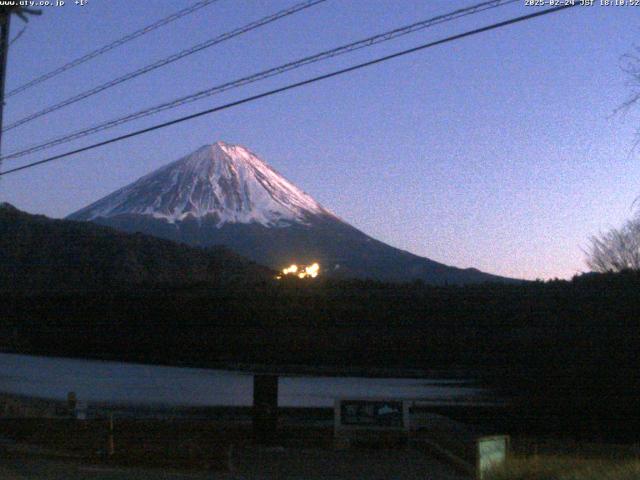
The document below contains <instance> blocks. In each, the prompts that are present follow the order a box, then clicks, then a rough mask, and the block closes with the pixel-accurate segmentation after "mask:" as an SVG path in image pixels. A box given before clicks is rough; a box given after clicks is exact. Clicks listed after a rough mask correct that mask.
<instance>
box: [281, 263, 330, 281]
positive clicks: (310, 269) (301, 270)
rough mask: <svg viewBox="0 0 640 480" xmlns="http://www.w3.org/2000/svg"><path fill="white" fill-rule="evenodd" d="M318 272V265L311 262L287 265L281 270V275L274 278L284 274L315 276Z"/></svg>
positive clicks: (302, 276)
mask: <svg viewBox="0 0 640 480" xmlns="http://www.w3.org/2000/svg"><path fill="white" fill-rule="evenodd" d="M319 273H320V265H319V264H318V263H317V262H316V263H312V264H311V265H306V266H305V265H296V264H295V263H294V264H293V265H290V266H288V267H287V268H284V269H283V270H282V275H278V276H277V277H276V278H277V279H278V280H280V279H281V278H282V277H283V276H284V275H295V276H296V277H298V278H316V277H317V276H318V274H319Z"/></svg>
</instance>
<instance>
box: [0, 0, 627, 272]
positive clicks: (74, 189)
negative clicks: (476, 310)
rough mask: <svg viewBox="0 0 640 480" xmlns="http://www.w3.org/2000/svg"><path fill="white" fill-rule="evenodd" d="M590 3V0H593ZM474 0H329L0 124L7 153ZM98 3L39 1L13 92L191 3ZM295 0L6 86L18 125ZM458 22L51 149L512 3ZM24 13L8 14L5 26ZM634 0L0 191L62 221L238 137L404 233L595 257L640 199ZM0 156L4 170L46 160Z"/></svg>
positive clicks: (407, 244)
mask: <svg viewBox="0 0 640 480" xmlns="http://www.w3.org/2000/svg"><path fill="white" fill-rule="evenodd" d="M596 1H597V2H599V0H596ZM478 2H479V0H472V1H467V0H465V1H454V0H329V1H327V2H326V3H324V4H321V5H319V6H316V7H313V8H312V9H309V10H306V11H304V12H301V13H298V14H296V15H294V16H292V17H288V18H287V19H284V20H280V21H278V22H276V23H273V24H271V25H269V26H266V27H263V28H261V29H259V30H256V31H253V32H251V33H249V34H246V35H243V36H242V37H239V38H235V39H233V40H230V41H228V42H225V43H223V44H221V45H218V46H215V47H213V48H211V49H208V50H205V51H204V52H200V53H198V54H196V55H193V56H191V57H189V58H187V59H183V60H180V61H178V62H176V63H174V64H173V65H171V66H168V67H164V68H162V69H160V70H157V71H155V72H153V73H151V74H148V75H145V76H143V77H141V78H138V79H136V80H134V81H131V82H127V83H126V84H124V85H120V86H118V87H115V88H113V89H111V90H108V91H106V92H103V93H101V94H99V95H96V96H95V97H93V98H91V99H90V100H87V101H84V102H81V103H78V104H76V105H73V106H71V107H68V108H65V109H63V110H60V111H58V112H56V113H54V114H51V115H48V116H46V117H44V118H41V119H38V120H36V121H34V122H32V123H30V124H28V125H24V126H22V127H19V128H16V129H15V130H12V131H10V132H7V134H6V135H5V136H4V137H5V138H4V139H3V152H4V153H10V152H12V151H14V150H16V149H20V148H22V147H25V146H29V145H31V144H33V143H38V142H40V141H42V140H47V139H49V138H51V137H55V136H57V135H60V134H64V133H66V132H69V131H72V130H76V129H78V128H82V127H83V126H87V125H91V124H94V123H99V122H101V121H104V120H109V119H111V118H114V117H118V116H120V115H123V114H126V113H129V112H131V111H133V110H138V109H141V108H145V107H148V106H152V105H154V104H156V103H159V102H162V101H166V100H170V99H173V98H174V97H178V96H181V95H185V94H189V93H192V92H194V91H197V90H200V89H203V88H206V87H207V86H212V85H216V84H218V83H221V82H224V81H227V80H230V79H235V78H238V77H240V76H244V75H247V74H251V73H254V72H257V71H259V70H263V69H265V68H269V67H272V66H276V65H279V64H281V63H284V62H286V61H290V60H292V59H296V58H298V57H301V56H305V55H309V54H312V53H315V52H318V51H321V50H324V49H327V48H331V47H335V46H339V45H342V44H343V43H347V42H349V41H354V40H358V39H360V38H363V37H366V36H369V35H372V34H376V33H380V32H382V31H385V30H389V29H392V28H396V27H399V26H403V25H406V24H409V23H413V22H415V21H418V20H421V19H425V18H429V17H431V16H434V15H437V14H441V13H445V12H447V11H449V10H452V9H455V8H459V7H461V6H466V5H471V4H474V3H478ZM191 3H192V2H191V0H189V1H187V0H150V1H147V2H131V1H128V0H89V2H88V4H87V5H86V6H84V7H77V6H75V5H73V1H72V0H67V5H66V6H64V7H59V8H56V7H43V10H44V13H43V15H42V16H41V17H36V18H33V19H32V20H31V22H30V23H29V26H28V28H27V30H26V31H25V33H24V35H22V36H21V37H20V38H19V39H18V40H17V41H16V42H15V43H14V44H13V45H12V47H11V51H10V54H9V66H8V70H9V74H8V78H7V89H8V90H10V89H12V88H15V87H17V86H19V85H21V84H23V83H25V82H27V81H29V80H31V79H32V78H34V77H35V76H37V75H39V74H42V73H45V72H47V71H49V70H51V69H53V68H55V67H57V66H59V65H60V64H62V63H64V62H66V61H68V60H70V59H73V58H75V57H77V56H79V55H82V54H83V53H86V52H88V51H90V50H92V49H94V48H96V47H97V46H101V45H103V44H106V43H109V42H110V41H112V40H115V39H117V38H119V37H121V36H123V35H125V34H127V33H130V32H131V31H133V30H135V29H138V28H140V27H142V26H145V25H147V24H149V23H151V22H153V21H155V20H157V19H160V18H162V17H164V16H166V15H169V14H170V13H172V12H174V11H176V10H178V9H180V8H183V7H185V6H187V5H189V4H191ZM293 3H295V0H291V1H284V0H282V1H281V0H220V1H218V2H217V3H214V4H213V5H211V6H209V7H206V8H205V9H203V10H201V11H200V13H199V14H196V15H190V16H188V17H185V18H183V19H181V20H178V21H176V22H174V23H172V24H171V25H170V26H167V27H164V28H161V29H159V30H156V31H155V32H153V33H151V34H149V35H146V36H144V37H142V38H140V39H138V40H135V41H134V42H132V43H130V44H128V45H127V46H126V47H124V48H121V49H116V50H113V51H111V52H110V53H108V54H105V55H103V56H101V57H100V58H99V59H96V60H93V61H91V62H88V63H86V64H84V65H83V66H81V67H79V68H76V69H74V70H72V71H70V72H67V73H65V74H63V75H61V76H59V77H57V78H55V79H53V80H50V81H48V82H46V83H43V84H42V85H41V86H39V87H36V88H34V89H31V90H28V91H27V92H24V93H21V94H19V95H16V96H13V97H11V98H9V99H8V100H7V105H6V107H5V122H6V123H10V122H12V121H14V120H17V119H19V118H21V117H23V116H25V115H28V114H30V113H32V112H35V111H36V110H40V109H41V108H43V107H45V106H48V105H50V104H53V103H55V102H57V101H60V100H62V99H65V98H67V97H69V96H71V95H73V94H75V93H78V92H80V91H82V90H85V89H87V88H90V87H92V86H94V85H97V84H99V83H102V82H104V81H106V80H108V79H110V78H112V77H114V76H115V75H121V74H124V73H126V72H128V71H130V70H133V69H135V68H137V67H140V66H143V65H145V64H147V63H150V62H151V61H154V60H157V59H160V58H162V57H164V56H166V55H169V54H171V53H174V52H176V51H178V50H181V49H183V48H186V47H189V46H191V45H193V44H195V43H198V42H201V41H204V40H206V39H208V38H210V37H213V36H215V35H218V34H220V33H223V32H226V31H228V30H231V29H233V28H235V27H239V26H241V25H244V24H246V23H248V22H250V21H252V20H255V19H258V18H260V17H262V16H265V15H267V14H269V13H273V12H275V11H277V10H279V9H282V8H285V7H288V6H290V5H292V4H293ZM534 8H535V7H526V6H524V0H522V2H521V3H518V4H514V5H510V6H507V7H504V8H500V9H496V10H493V11H491V12H486V13H482V14H478V15H474V16H471V17H468V18H466V19H462V20H456V21H453V22H449V23H446V24H444V25H440V26H437V27H435V28H431V29H428V30H425V31H422V32H419V33H415V34H412V35H409V36H406V37H404V38H402V39H399V40H394V41H391V42H388V43H385V44H384V45H379V46H376V47H373V48H369V49H365V50H364V51H360V52H356V53H351V54H348V55H345V56H342V57H340V58H338V59H333V60H330V61H327V62H323V63H321V64H317V65H314V66H310V67H305V68H302V69H299V70H297V71H295V72H290V73H288V74H286V75H283V76H280V77H277V78H274V79H270V80H267V81H264V82H260V83H258V84H254V85H252V86H247V87H243V88H240V89H237V90H233V91H230V92H226V93H224V94H221V95H217V96H214V97H210V98H209V99H205V100H202V101H199V102H197V103H194V104H190V105H187V106H184V107H181V108H179V109H176V110H172V111H169V112H165V113H163V114H160V115H156V116H154V117H151V118H147V119H144V120H140V121H137V122H134V123H131V124H127V125H125V126H122V127H119V128H117V129H113V130H110V131H108V132H104V133H102V134H99V135H95V136H92V137H87V138H85V139H84V140H81V141H78V142H74V143H72V144H68V145H65V146H62V147H58V148H55V149H52V150H49V151H47V152H46V155H49V154H53V153H61V152H64V151H66V150H68V149H69V148H70V147H77V146H82V145H86V144H89V143H93V142H94V141H97V140H100V139H106V138H109V137H111V136H113V135H115V134H120V133H125V132H128V131H130V130H132V129H134V128H140V127H143V126H148V125H152V124H155V123H157V122H159V121H162V120H168V119H171V118H174V117H177V116H179V115H184V114H188V113H191V112H194V111H197V110H201V109H204V108H207V107H210V106H215V105H219V104H222V103H225V102H228V101H231V100H234V99H238V98H241V97H244V96H247V95H250V94H254V93H257V92H260V91H263V90H267V89H269V88H273V87H276V86H280V85H283V84H285V83H289V82H293V81H297V80H301V79H304V78H307V77H310V76H313V75H317V74H319V73H323V72H328V71H331V70H334V69H336V68H339V67H343V66H346V65H349V64H352V63H355V62H358V61H364V60H367V59H371V58H374V57H377V56H380V55H383V54H386V53H391V52H393V51H397V50H401V49H403V48H408V47H411V46H415V45H418V44H421V43H425V42H428V41H432V40H435V39H438V38H442V37H445V36H448V35H451V34H454V33H459V32H462V31H464V30H467V29H471V28H476V27H478V26H481V25H485V24H488V23H491V22H494V21H497V20H502V19H505V18H508V17H511V16H517V15H522V14H525V13H531V12H533V11H534ZM21 28H22V24H21V22H20V21H19V20H14V23H13V25H12V36H14V35H15V34H16V33H17V32H18V31H19V30H20V29H21ZM639 34H640V8H636V7H601V6H594V7H590V8H587V7H577V8H574V9H569V10H567V11H563V12H560V13H556V14H553V15H548V16H545V17H542V18H539V19H535V20H532V21H529V22H526V23H522V24H517V25H513V26H510V27H506V28H502V29H499V30H496V31H492V32H489V33H485V34H481V35H478V36H474V37H471V38H467V39H464V40H461V41H457V42H454V43H449V44H446V45H443V46H439V47H436V48H432V49H428V50H425V51H422V52H419V53H417V54H413V55H410V56H406V57H403V58H400V59H396V60H392V61H389V62H385V63H383V64H380V65H377V66H374V67H371V68H368V69H365V70H360V71H358V72H354V73H351V74H348V75H344V76H341V77H338V78H333V79H330V80H327V81H324V82H321V83H316V84H314V85H311V86H307V87H303V88H300V89H297V90H294V91H290V92H287V93H284V94H281V95H277V96H273V97H270V98H268V99H263V100H259V101H256V102H253V103H250V104H246V105H243V106H240V107H237V108H234V109H231V110H227V111H225V112H221V113H219V114H214V115H211V116H207V117H203V118H199V119H197V120H195V121H191V122H188V123H184V124H181V125H177V126H173V127H171V128H167V129H164V130H160V131H157V132H154V133H151V134H147V135H144V136H140V137H137V138H135V139H131V140H127V141H123V142H120V143H118V144H114V145H110V146H107V147H103V148H100V149H98V150H94V151H91V152H87V153H84V154H80V155H77V156H75V157H72V158H67V159H65V160H62V161H59V162H55V163H52V164H48V165H46V166H42V167H38V168H34V169H31V170H26V171H23V172H19V173H17V174H12V175H8V176H6V177H2V178H1V179H0V200H2V201H8V202H10V203H12V204H14V205H16V206H17V207H18V208H21V209H23V210H26V211H28V212H32V213H42V214H45V215H48V216H51V217H63V216H65V215H67V214H69V213H71V212H73V211H75V210H77V209H79V208H81V207H83V206H85V205H86V204H88V203H90V202H92V201H95V200H97V199H99V198H101V197H102V196H104V195H106V194H108V193H110V192H112V191H113V190H115V189H116V188H119V187H121V186H124V185H125V184H127V183H130V182H131V181H133V180H135V179H136V178H138V177H140V176H141V175H143V174H146V173H148V172H150V171H151V170H153V169H156V168H158V167H160V166H162V165H164V164H166V163H168V162H171V161H174V160H176V159H178V158H179V157H181V156H183V155H185V154H187V153H190V152H191V151H193V150H195V149H196V148H198V147H200V146H201V145H204V144H210V143H213V142H215V141H216V140H219V139H220V140H225V141H227V142H230V143H238V144H242V145H245V146H247V147H248V148H249V149H251V150H252V151H254V152H255V153H257V154H258V155H260V156H261V157H262V158H264V159H265V160H266V161H267V162H268V163H270V164H271V165H272V166H273V167H274V168H276V169H277V170H278V171H279V172H280V173H282V174H283V175H284V176H285V177H287V178H288V179H290V180H292V181H293V182H294V183H296V184H297V185H298V186H299V187H301V188H302V189H304V190H305V191H306V192H308V193H309V194H311V195H312V196H313V197H315V198H316V199H317V200H318V201H319V202H320V203H322V204H323V205H324V206H326V207H327V208H329V209H330V210H332V211H333V212H335V213H336V214H337V215H339V216H340V217H342V218H343V219H345V220H346V221H348V222H349V223H351V224H353V225H354V226H356V227H358V228H360V229H361V230H363V231H364V232H366V233H367V234H369V235H372V236H373V237H376V238H378V239H380V240H382V241H385V242H387V243H389V244H391V245H393V246H396V247H399V248H402V249H406V250H409V251H411V252H414V253H416V254H419V255H423V256H426V257H429V258H432V259H434V260H437V261H440V262H443V263H446V264H450V265H455V266H459V267H470V266H473V267H476V268H479V269H481V270H484V271H487V272H491V273H496V274H500V275H507V276H513V277H520V278H528V279H535V278H545V279H546V278H552V277H561V278H568V277H570V276H572V275H574V274H576V273H579V272H582V271H584V270H585V269H586V267H585V264H584V253H583V249H584V248H585V246H586V244H587V239H588V237H589V236H590V235H592V234H594V233H597V232H599V231H601V230H605V229H607V228H610V227H613V226H618V225H619V224H621V223H622V222H623V221H624V219H626V218H627V217H629V216H630V215H631V213H632V203H633V201H634V199H635V198H636V197H637V196H638V195H640V184H639V182H638V179H639V178H640V164H639V162H638V154H637V153H634V152H633V151H632V147H633V143H634V132H635V128H636V127H637V126H638V125H640V111H639V112H635V113H634V112H631V113H630V114H628V115H626V116H621V115H616V116H613V115H612V113H613V111H614V109H615V108H616V107H618V106H619V105H620V104H621V103H622V102H623V101H624V100H625V99H626V98H627V96H628V95H629V93H630V90H629V87H628V85H626V83H627V81H628V79H627V78H626V77H625V75H624V73H623V72H622V71H621V69H620V65H621V56H622V55H623V54H625V53H629V52H631V50H632V49H633V47H634V45H637V44H640V35H639ZM44 156H45V153H44V152H43V153H40V154H36V155H33V156H31V157H27V158H24V159H21V160H20V161H15V160H14V161H8V162H6V163H5V164H4V165H3V168H4V169H6V168H8V167H10V166H17V165H20V164H22V163H24V162H26V161H34V160H38V159H40V158H43V157H44Z"/></svg>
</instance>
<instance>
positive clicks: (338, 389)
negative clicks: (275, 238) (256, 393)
mask: <svg viewBox="0 0 640 480" xmlns="http://www.w3.org/2000/svg"><path fill="white" fill-rule="evenodd" d="M70 391H74V392H76V394H77V396H78V399H80V400H83V401H86V402H101V403H103V402H104V403H117V404H129V405H165V406H189V407H195V406H223V405H224V406H250V405H251V404H252V401H253V398H252V396H253V377H252V374H251V373H249V372H241V371H228V370H213V369H204V368H183V367H165V366H157V365H143V364H133V363H123V362H106V361H96V360H80V359H68V358H53V357H37V356H30V355H15V354H5V353H0V393H12V394H19V395H27V396H33V397H41V398H50V399H59V400H64V399H66V397H67V393H68V392H70ZM480 393H481V390H479V389H477V388H473V387H472V386H469V385H468V384H465V383H464V382H460V381H453V380H451V381H446V380H444V381H443V380H441V379H438V380H436V379H431V380H430V379H424V378H422V379H415V378H366V377H325V376H281V377H280V382H279V392H278V402H279V405H280V406H283V407H332V406H333V401H334V398H335V397H394V398H399V399H407V400H417V401H425V402H428V403H431V402H436V403H449V402H451V401H460V400H462V401H465V400H467V401H472V399H474V398H476V397H477V396H478V395H479V394H480Z"/></svg>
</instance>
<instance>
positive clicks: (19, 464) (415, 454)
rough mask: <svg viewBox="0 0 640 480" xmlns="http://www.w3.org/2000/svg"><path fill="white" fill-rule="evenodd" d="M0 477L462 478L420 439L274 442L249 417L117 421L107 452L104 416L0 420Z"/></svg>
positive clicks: (286, 432)
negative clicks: (259, 440)
mask: <svg viewBox="0 0 640 480" xmlns="http://www.w3.org/2000/svg"><path fill="white" fill-rule="evenodd" d="M0 432H2V434H3V439H2V442H1V443H0V479H3V480H4V479H8V480H31V479H42V480H76V479H101V480H102V479H104V480H112V479H113V480H119V479H149V480H152V479H167V480H174V479H175V480H178V479H188V478H193V479H200V478H202V479H205V478H207V479H247V480H252V479H265V480H268V479H300V480H303V479H308V480H314V479H318V480H319V479H335V480H340V479H345V480H346V479H393V480H395V479H398V480H402V479H424V478H430V479H435V480H439V479H442V480H457V479H462V478H466V477H465V476H464V475H463V474H462V473H459V472H458V471H456V470H455V469H454V468H452V467H450V466H449V465H447V464H445V463H443V462H441V461H440V460H438V459H437V458H436V457H434V456H433V455H431V454H430V452H429V451H428V450H426V449H425V448H423V447H421V446H420V444H419V443H418V444H412V445H409V446H408V445H398V444H397V443H395V442H389V443H382V444H375V445H372V444H370V445H367V446H363V445H359V446H353V447H350V448H336V446H335V445H334V442H333V435H332V429H331V428H330V427H305V428H293V427H285V428H281V429H280V431H279V436H278V439H277V442H275V444H274V446H261V445H256V444H255V443H254V442H253V441H252V438H251V430H250V428H247V426H246V425H225V424H224V423H221V422H213V421H211V422H203V421H179V422H170V421H130V420H129V421H118V422H117V423H116V424H115V428H114V447H115V448H114V450H115V452H114V454H113V455H111V456H110V455H108V454H107V448H108V428H107V424H106V423H105V421H97V420H96V421H88V422H75V421H71V420H69V421H67V420H63V421H60V420H45V419H14V420H2V421H0Z"/></svg>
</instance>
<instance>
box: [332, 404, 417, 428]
mask: <svg viewBox="0 0 640 480" xmlns="http://www.w3.org/2000/svg"><path fill="white" fill-rule="evenodd" d="M335 427H336V430H345V429H346V430H408V429H409V406H408V403H407V402H403V401H402V400H396V399H339V400H336V404H335Z"/></svg>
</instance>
